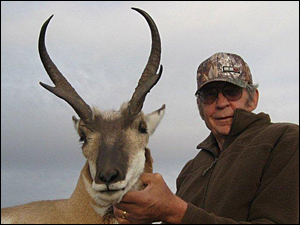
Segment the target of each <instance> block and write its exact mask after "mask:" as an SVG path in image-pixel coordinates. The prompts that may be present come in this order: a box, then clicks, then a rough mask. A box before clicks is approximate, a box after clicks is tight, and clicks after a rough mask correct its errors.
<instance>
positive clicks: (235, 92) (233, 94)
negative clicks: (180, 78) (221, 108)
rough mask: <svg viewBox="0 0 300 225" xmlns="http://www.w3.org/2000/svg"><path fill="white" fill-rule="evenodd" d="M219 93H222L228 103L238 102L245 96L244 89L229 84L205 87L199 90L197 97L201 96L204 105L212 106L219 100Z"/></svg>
mask: <svg viewBox="0 0 300 225" xmlns="http://www.w3.org/2000/svg"><path fill="white" fill-rule="evenodd" d="M219 92H221V93H222V94H223V96H224V97H225V98H226V99H227V100H228V101H237V100H239V99H240V98H241V97H242V95H243V88H241V87H239V86H236V85H234V84H227V85H224V86H221V87H220V86H219V87H218V86H212V85H208V86H207V85H205V86H204V87H203V88H201V89H200V90H198V91H197V92H196V94H195V95H196V96H199V98H200V101H201V102H202V103H203V104H212V103H213V102H215V101H216V99H217V98H218V95H219Z"/></svg>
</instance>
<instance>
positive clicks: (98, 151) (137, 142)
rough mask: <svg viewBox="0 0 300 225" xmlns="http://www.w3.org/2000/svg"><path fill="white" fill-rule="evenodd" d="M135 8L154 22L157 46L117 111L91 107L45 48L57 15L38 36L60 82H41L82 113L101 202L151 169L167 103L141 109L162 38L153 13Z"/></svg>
mask: <svg viewBox="0 0 300 225" xmlns="http://www.w3.org/2000/svg"><path fill="white" fill-rule="evenodd" d="M132 9H134V10H136V11H137V12H139V13H140V14H141V15H142V16H143V17H144V18H145V19H146V21H147V23H148V25H149V26H150V30H151V36H152V48H151V53H150V56H149V59H148V63H147V65H146V67H145V69H144V71H143V73H142V75H141V78H140V80H139V82H138V85H137V87H136V88H135V91H134V93H133V95H132V97H131V99H130V100H129V101H128V102H127V103H124V104H123V105H122V106H121V107H120V109H119V110H118V111H101V110H99V109H96V108H92V109H91V108H90V106H89V105H88V104H87V103H86V102H85V101H84V100H83V99H82V98H81V97H80V96H79V95H78V94H77V92H76V91H75V89H74V88H73V87H72V86H71V84H70V83H69V82H68V81H67V79H66V78H65V77H64V76H63V75H62V74H61V72H60V71H59V70H58V69H57V67H56V66H55V64H54V63H53V61H52V60H51V58H50V57H49V55H48V53H47V50H46V47H45V34H46V29H47V26H48V24H49V22H50V20H51V19H52V17H53V15H52V16H51V17H50V18H49V19H48V20H47V21H46V22H45V23H44V25H43V26H42V28H41V32H40V36H39V54H40V58H41V61H42V63H43V65H44V68H45V70H46V71H47V73H48V75H49V77H50V79H51V80H52V82H53V83H54V85H55V86H54V87H51V86H49V85H47V84H44V83H41V82H40V84H41V85H42V86H43V87H44V88H45V89H47V90H48V91H50V92H52V93H53V94H55V95H56V96H58V97H59V98H62V99H63V100H65V101H66V102H67V103H69V105H71V107H72V108H73V109H74V110H75V112H76V113H77V115H78V116H79V118H80V119H76V118H75V117H74V116H73V121H74V124H75V128H76V129H77V131H78V134H79V136H80V141H82V142H83V145H82V152H83V155H84V156H85V158H86V159H87V161H88V165H89V173H90V177H91V183H92V186H91V191H92V192H93V196H94V197H95V200H96V201H98V202H99V203H100V204H102V205H109V204H113V203H116V202H118V201H120V200H121V199H122V197H123V195H124V194H126V192H127V191H129V190H131V189H132V188H134V186H135V185H136V184H137V183H138V182H137V181H138V179H139V177H140V175H141V173H142V172H143V171H144V170H146V171H148V172H150V171H151V170H152V164H151V156H150V154H149V150H148V149H147V144H148V140H149V136H150V135H151V134H153V132H154V131H155V129H156V127H157V125H158V123H159V121H160V120H161V119H162V117H163V115H164V111H165V105H163V106H162V107H161V108H160V109H158V110H156V111H154V112H152V113H150V114H147V115H145V114H144V113H143V112H142V111H141V109H142V107H143V103H144V101H145V98H146V95H147V93H148V92H149V91H150V90H151V88H152V87H153V86H154V85H155V84H156V83H157V82H158V80H159V79H160V77H161V74H162V66H160V69H159V72H158V73H157V70H158V67H159V64H160V56H161V43H160V36H159V32H158V29H157V27H156V25H155V23H154V21H153V20H152V18H151V17H150V16H149V15H148V14H147V13H146V12H144V11H143V10H141V9H137V8H132Z"/></svg>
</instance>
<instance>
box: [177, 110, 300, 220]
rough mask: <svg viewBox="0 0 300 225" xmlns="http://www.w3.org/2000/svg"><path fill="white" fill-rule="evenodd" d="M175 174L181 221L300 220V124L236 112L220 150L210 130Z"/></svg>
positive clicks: (262, 114)
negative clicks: (183, 206)
mask: <svg viewBox="0 0 300 225" xmlns="http://www.w3.org/2000/svg"><path fill="white" fill-rule="evenodd" d="M198 148H199V149H201V151H200V152H199V153H198V155H197V156H196V157H195V158H194V159H193V160H191V161H189V162H188V163H187V164H186V165H185V167H184V168H183V170H182V171H181V173H180V175H179V176H178V178H177V193H176V194H177V196H179V197H180V198H182V199H183V200H185V201H187V202H188V209H187V211H186V214H185V216H184V218H183V221H182V223H198V224H200V223H204V224H211V223H223V224H226V223H229V224H233V223H299V126H298V125H294V124H288V123H271V122H270V117H269V116H268V115H266V114H264V113H260V114H257V115H256V114H254V113H251V112H246V111H244V110H241V109H237V110H236V111H235V115H234V119H233V124H232V127H231V131H230V133H229V135H228V136H227V138H226V141H225V143H224V148H223V151H222V152H221V153H219V152H220V151H219V148H218V144H217V142H216V139H215V138H214V136H213V135H212V134H210V136H209V137H208V138H207V139H206V140H205V141H204V142H202V143H201V144H199V145H198Z"/></svg>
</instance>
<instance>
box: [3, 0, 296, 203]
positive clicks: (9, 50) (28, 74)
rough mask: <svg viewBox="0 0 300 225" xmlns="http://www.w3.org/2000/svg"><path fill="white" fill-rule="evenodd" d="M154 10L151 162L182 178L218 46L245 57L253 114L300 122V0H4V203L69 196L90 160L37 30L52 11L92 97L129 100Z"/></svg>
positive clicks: (54, 37)
mask: <svg viewBox="0 0 300 225" xmlns="http://www.w3.org/2000/svg"><path fill="white" fill-rule="evenodd" d="M131 7H138V8H141V9H144V10H145V11H147V12H148V13H149V14H150V15H151V16H152V17H153V19H154V20H155V22H156V24H157V26H158V28H159V31H160V34H161V39H162V60H161V63H162V64H163V66H164V72H163V75H162V78H161V80H160V81H159V83H158V84H157V85H156V86H155V88H154V89H153V90H152V91H151V93H150V94H149V95H148V96H147V99H146V102H145V105H144V112H146V113H148V112H151V111H153V110H156V109H157V108H159V107H160V106H161V105H162V104H166V106H167V108H166V115H165V118H164V120H163V121H162V123H161V124H160V127H159V128H158V129H157V130H156V133H155V134H154V135H153V136H152V138H151V139H150V143H149V147H150V149H151V150H152V154H153V158H154V170H155V172H159V173H161V174H162V175H163V176H164V178H165V180H166V181H167V183H168V185H169V186H170V188H171V190H172V191H174V192H175V180H176V177H177V175H178V173H179V172H180V170H181V168H182V167H183V166H184V164H185V163H186V162H187V161H188V160H189V159H191V158H193V157H194V156H195V155H196V154H197V152H198V150H197V149H196V146H197V144H198V143H199V142H201V141H202V140H203V139H204V138H206V136H207V135H208V134H209V131H208V130H207V128H206V126H205V124H204V123H203V121H202V120H201V119H200V117H199V113H198V110H197V107H196V102H195V96H194V93H195V91H196V82H195V81H196V79H195V78H196V70H197V67H198V65H199V64H200V63H201V62H202V61H203V60H205V59H206V58H208V57H210V56H211V55H213V54H214V53H216V52H231V53H236V54H239V55H241V56H242V57H243V58H244V60H245V61H246V62H247V63H248V64H249V66H250V68H251V71H252V74H253V79H254V82H255V83H258V84H259V90H260V101H259V106H258V108H257V109H256V110H255V112H256V113H259V112H266V113H269V114H270V115H271V118H272V121H273V122H292V123H296V124H299V2H287V1H284V2H272V1H270V2H269V1H268V2H186V1H185V2H88V1H85V2H55V1H54V2H34V1H31V2H3V1H2V2H1V122H2V123H1V207H7V206H12V205H16V204H23V203H27V202H30V201H36V200H42V199H58V198H68V197H69V196H70V195H71V193H72V191H73V190H74V188H75V185H76V182H77V179H78V176H79V173H80V170H81V168H82V166H83V164H84V162H85V159H84V157H83V155H82V153H81V150H80V144H79V142H78V136H77V134H76V132H75V130H74V129H73V124H72V120H71V117H72V115H75V112H74V111H73V109H72V108H71V107H70V106H69V105H68V104H66V103H65V102H64V101H62V100H61V99H58V98H57V97H56V96H54V95H53V94H51V93H50V92H48V91H46V90H45V89H43V88H42V87H41V86H40V85H39V82H40V81H42V82H44V83H47V84H51V85H52V83H51V81H50V79H49V78H48V76H47V74H46V72H45V71H44V68H43V66H42V64H41V62H40V59H39V56H38V51H37V39H38V34H39V31H40V27H41V25H42V24H43V22H44V21H45V20H46V19H47V18H48V17H49V16H50V15H52V14H54V15H55V16H54V18H53V19H52V21H51V23H50V25H49V27H48V32H47V39H46V42H47V48H48V51H49V54H50V55H51V57H52V59H53V60H54V62H55V63H56V64H57V66H58V68H59V69H60V70H61V71H62V73H63V74H64V75H65V76H66V77H67V78H68V80H69V81H70V83H71V84H72V85H73V86H74V87H75V88H76V90H77V92H78V93H79V94H80V95H81V96H82V97H83V99H84V100H85V101H86V102H87V103H88V104H90V105H95V106H99V107H100V108H101V109H118V108H119V106H120V105H121V104H122V103H123V102H124V101H127V100H129V98H130V97H131V95H132V93H133V90H134V88H135V86H136V84H137V81H138V79H139V77H140V75H141V73H142V71H143V69H144V66H145V64H146V62H147V59H148V56H149V52H150V45H151V41H150V31H149V28H148V25H147V23H146V22H145V20H144V18H143V17H142V16H141V15H139V14H138V13H137V12H135V11H133V10H131V9H130V8H131Z"/></svg>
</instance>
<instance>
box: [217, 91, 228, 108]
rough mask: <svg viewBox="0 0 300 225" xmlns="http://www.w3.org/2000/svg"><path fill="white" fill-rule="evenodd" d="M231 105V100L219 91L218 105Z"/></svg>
mask: <svg viewBox="0 0 300 225" xmlns="http://www.w3.org/2000/svg"><path fill="white" fill-rule="evenodd" d="M227 106H229V101H228V99H227V98H225V96H224V95H223V94H222V93H221V92H219V93H218V98H217V99H216V107H217V108H219V109H223V108H226V107H227Z"/></svg>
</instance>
